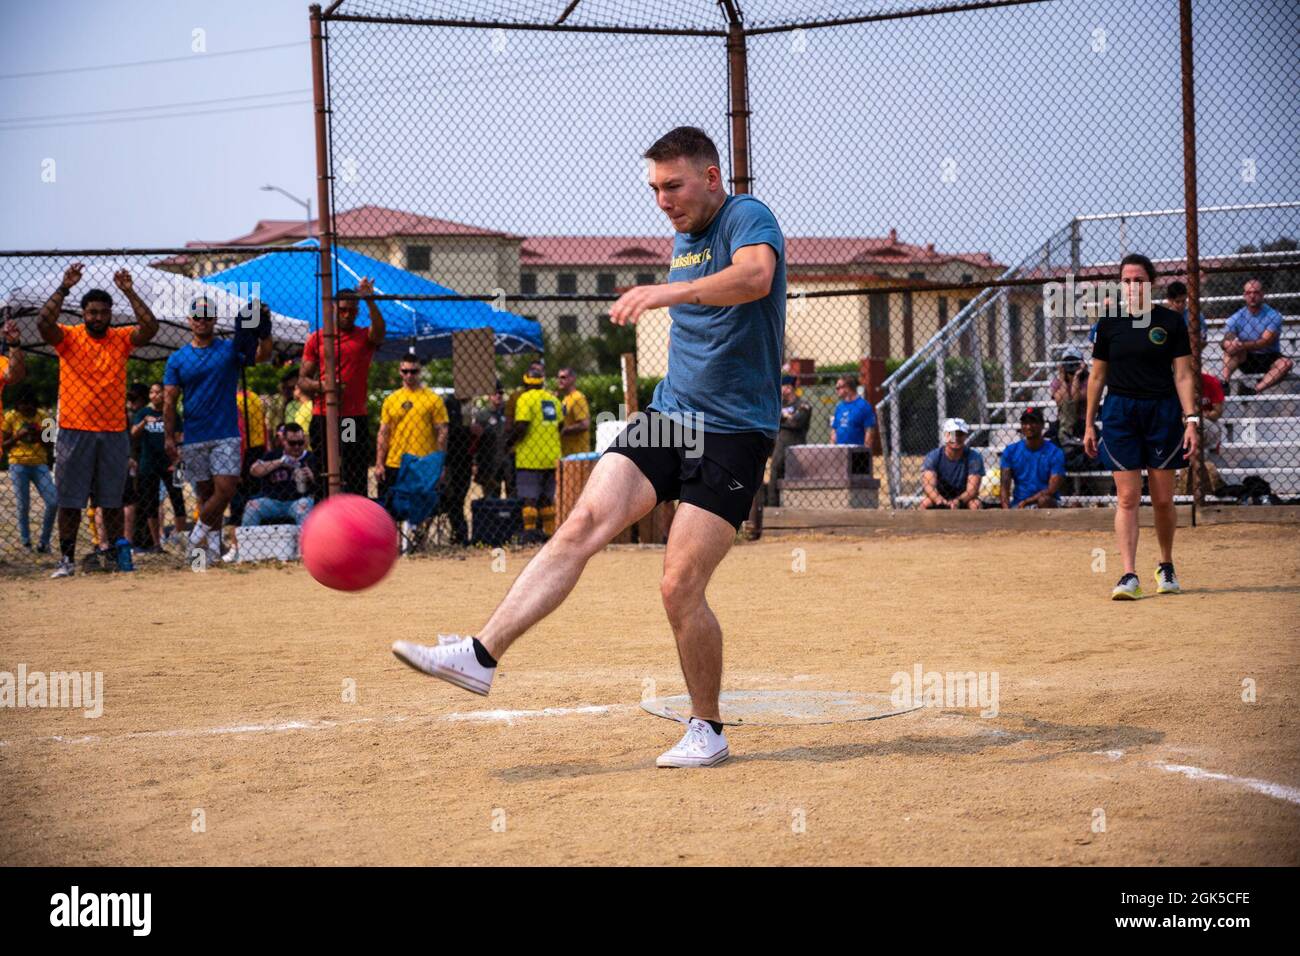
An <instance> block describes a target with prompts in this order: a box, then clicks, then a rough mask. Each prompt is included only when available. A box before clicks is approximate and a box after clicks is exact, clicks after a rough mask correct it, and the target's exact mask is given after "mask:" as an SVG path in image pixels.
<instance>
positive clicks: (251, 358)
mask: <svg viewBox="0 0 1300 956" xmlns="http://www.w3.org/2000/svg"><path fill="white" fill-rule="evenodd" d="M250 311H251V312H253V313H254V314H255V316H256V319H255V320H254V315H253V314H249V315H238V316H236V317H235V322H234V325H235V334H234V338H233V339H218V338H217V337H216V335H215V329H216V323H217V312H218V304H217V302H216V301H215V300H213V299H209V298H207V297H200V298H198V299H195V300H194V302H192V303H191V304H190V332H191V336H192V337H191V340H190V342H189V344H187V345H185V346H183V347H182V348H180V349H177V350H176V351H175V352H173V353H172V354H171V355H170V356H169V357H168V359H167V364H166V366H164V368H163V449H164V451H165V452H166V454H167V457H168V458H170V459H171V460H173V461H176V460H178V459H179V461H180V464H181V467H182V468H183V470H184V474H185V478H186V480H188V481H193V482H196V483H197V484H196V489H197V491H198V498H199V520H198V521H197V522H195V525H194V530H193V531H191V532H190V551H191V554H193V552H194V551H196V550H198V551H204V552H206V555H207V559H208V561H209V562H215V561H220V560H221V518H222V515H223V514H224V513H225V510H226V505H227V504H229V503H230V499H231V498H232V497H233V496H234V493H235V489H236V488H237V487H238V485H239V477H240V473H241V459H242V452H241V448H240V438H239V419H238V411H237V405H236V403H235V393H236V390H237V388H238V385H239V373H240V370H241V369H242V368H243V367H245V366H247V365H252V364H253V363H254V362H255V361H258V362H264V361H266V359H267V358H269V357H270V354H271V310H270V309H269V308H266V307H265V306H263V305H262V303H260V302H255V303H254V304H253V305H252V306H251V307H250ZM182 394H184V397H185V432H184V435H183V441H182V442H180V443H179V444H178V442H177V439H176V435H177V432H178V431H179V429H178V427H177V413H176V406H177V401H178V400H179V398H180V397H181V395H182Z"/></svg>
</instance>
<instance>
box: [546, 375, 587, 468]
mask: <svg viewBox="0 0 1300 956" xmlns="http://www.w3.org/2000/svg"><path fill="white" fill-rule="evenodd" d="M555 380H556V389H555V394H557V395H559V396H560V401H561V402H562V403H563V405H564V425H563V427H562V428H561V429H560V454H562V455H580V454H583V453H584V452H589V451H591V407H590V406H589V405H588V404H587V396H586V395H583V394H582V392H580V391H578V389H577V381H578V377H577V376H576V375H575V374H574V373H573V369H571V368H562V369H560V371H559V373H558V374H557V375H556V377H555Z"/></svg>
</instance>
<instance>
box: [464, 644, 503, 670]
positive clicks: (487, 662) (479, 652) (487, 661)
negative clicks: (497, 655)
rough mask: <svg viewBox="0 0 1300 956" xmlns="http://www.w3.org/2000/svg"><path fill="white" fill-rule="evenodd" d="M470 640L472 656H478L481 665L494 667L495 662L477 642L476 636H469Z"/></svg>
mask: <svg viewBox="0 0 1300 956" xmlns="http://www.w3.org/2000/svg"><path fill="white" fill-rule="evenodd" d="M470 640H471V641H473V642H474V656H475V657H477V658H478V662H479V665H480V666H482V667H496V666H497V662H496V661H495V660H493V658H492V655H491V654H489V653H488V652H487V648H486V647H484V646H483V645H482V644H480V643H479V642H478V638H477V637H471V638H470Z"/></svg>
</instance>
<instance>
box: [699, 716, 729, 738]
mask: <svg viewBox="0 0 1300 956" xmlns="http://www.w3.org/2000/svg"><path fill="white" fill-rule="evenodd" d="M694 719H695V720H704V718H703V717H695V718H694ZM704 722H705V723H706V724H708V725H709V726H710V727H712V728H713V732H714V733H715V734H721V733H722V721H720V720H704Z"/></svg>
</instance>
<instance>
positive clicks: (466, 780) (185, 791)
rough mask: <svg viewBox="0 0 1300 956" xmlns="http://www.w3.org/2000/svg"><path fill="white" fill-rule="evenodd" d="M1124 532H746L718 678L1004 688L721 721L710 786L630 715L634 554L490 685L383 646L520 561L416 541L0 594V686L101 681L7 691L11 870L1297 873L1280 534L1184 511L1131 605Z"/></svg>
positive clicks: (592, 581) (665, 686)
mask: <svg viewBox="0 0 1300 956" xmlns="http://www.w3.org/2000/svg"><path fill="white" fill-rule="evenodd" d="M1153 547H1154V542H1153V540H1152V536H1151V535H1150V534H1146V535H1144V537H1143V542H1142V551H1141V559H1142V560H1141V568H1142V572H1143V578H1144V586H1149V583H1150V576H1151V570H1152V567H1153V566H1154V558H1153ZM1095 548H1103V549H1106V551H1107V552H1108V554H1107V557H1108V561H1109V565H1108V570H1106V571H1104V572H1098V573H1094V572H1093V570H1092V567H1093V565H1094V562H1095V561H1096V558H1095V556H1094V553H1093V549H1095ZM1112 548H1113V546H1112V542H1111V539H1110V536H1109V535H1107V534H1101V533H1079V532H1041V533H1033V534H1025V533H1018V534H1012V533H995V534H987V535H980V536H974V535H972V536H963V537H960V538H952V537H939V536H929V535H927V536H914V537H883V538H882V537H878V538H875V539H872V540H866V541H863V540H857V541H855V540H846V539H834V540H830V539H825V538H812V537H809V538H783V539H780V540H774V541H763V542H760V543H757V544H749V545H743V546H739V547H737V548H736V549H735V551H734V553H733V554H732V555H731V556H730V557H729V558H728V559H727V560H726V562H724V564H723V566H722V569H721V570H720V572H719V574H718V577H717V579H716V580H715V583H714V585H713V587H712V590H711V592H710V600H711V602H712V604H713V606H714V608H715V609H716V611H717V613H718V616H719V618H720V619H721V620H722V623H723V627H724V629H725V631H726V635H727V637H726V640H727V648H726V654H727V659H726V666H727V674H726V676H725V679H724V687H725V688H727V689H732V690H739V689H759V688H762V689H783V688H789V689H801V688H802V689H828V690H853V691H862V692H872V693H880V692H883V693H888V692H889V691H890V690H891V678H892V677H893V675H895V674H896V673H898V672H906V673H908V674H911V673H912V672H913V670H914V667H915V666H916V665H918V664H919V665H920V666H921V667H922V669H923V670H924V671H925V672H931V671H933V672H940V673H946V672H969V671H974V672H985V673H986V674H988V675H992V674H994V673H996V676H997V680H998V699H997V711H998V713H997V716H991V717H981V716H980V708H979V706H969V707H964V708H963V707H955V706H954V707H949V706H935V707H926V708H923V709H922V710H920V711H917V712H914V713H910V714H904V715H901V716H897V717H890V718H887V719H884V720H878V721H873V722H870V723H844V724H834V725H829V726H778V727H741V728H735V729H733V730H731V731H730V734H729V736H730V739H731V746H732V750H733V752H734V753H735V755H736V756H735V757H734V758H733V760H732V761H731V762H729V763H727V764H724V765H723V766H721V767H719V768H716V769H714V770H708V771H669V770H656V769H655V768H654V758H655V756H656V755H657V754H658V753H659V752H660V751H662V750H663V749H665V748H666V747H667V746H668V745H669V744H671V743H672V742H673V741H674V740H675V739H676V737H677V736H678V734H679V730H678V725H675V724H672V723H670V722H668V721H666V720H663V719H659V718H655V717H652V716H649V715H647V714H645V713H643V712H642V711H641V710H640V709H639V708H638V707H637V702H638V701H639V700H640V699H641V698H642V697H643V696H644V695H646V694H651V695H653V694H659V695H669V694H679V693H682V692H683V690H684V688H683V686H682V682H681V677H680V675H679V673H678V670H677V663H676V655H675V651H674V648H673V643H672V639H671V635H670V633H669V631H668V628H667V625H666V623H665V621H664V618H663V614H662V611H661V609H660V607H659V597H658V590H657V587H656V583H657V575H658V570H659V567H660V564H661V562H662V553H661V552H659V551H656V550H652V549H632V548H629V549H614V550H610V551H607V552H605V553H603V554H601V555H599V556H597V557H596V558H595V559H594V560H593V561H592V563H591V565H590V567H589V568H588V572H587V575H586V577H585V578H584V579H583V581H582V582H581V584H580V585H579V587H578V589H577V591H576V592H575V593H574V595H573V596H572V597H571V599H570V601H569V602H568V603H567V604H566V605H565V606H564V607H563V608H561V610H560V611H559V612H558V613H556V614H555V615H554V616H553V617H552V618H551V619H550V620H548V621H546V622H545V623H544V624H543V625H542V626H540V627H538V628H537V629H536V632H535V633H533V634H531V635H529V636H528V637H526V638H525V639H524V640H522V641H521V642H520V643H519V644H518V645H517V646H516V647H515V649H514V650H513V651H512V652H511V654H510V656H509V657H508V658H506V660H505V661H504V663H503V664H502V669H501V673H500V675H499V677H498V680H497V683H496V686H495V688H494V690H493V694H492V696H491V697H490V698H488V699H486V700H485V699H483V698H478V697H473V696H470V695H468V694H465V693H463V692H461V691H458V690H456V689H454V688H452V687H449V686H447V685H444V684H441V683H438V682H435V681H431V680H429V679H427V678H423V677H421V676H419V675H417V674H415V673H414V672H412V671H410V670H408V669H406V668H405V667H403V666H402V665H401V664H399V663H398V662H397V661H396V660H395V659H394V658H393V657H392V656H391V655H390V653H389V651H388V645H389V644H390V642H391V641H393V640H394V639H397V638H410V637H432V634H433V632H434V631H435V630H442V631H455V630H465V629H470V628H472V627H474V626H476V625H477V624H479V623H481V621H482V619H483V618H484V616H485V612H486V610H487V609H488V608H489V607H490V605H491V604H492V603H493V602H494V601H495V600H496V599H497V598H498V597H499V596H500V595H501V594H502V593H503V592H504V590H505V589H506V587H507V585H508V583H509V582H510V580H511V579H512V578H513V577H514V575H515V574H517V573H518V571H519V569H520V568H521V567H522V565H523V561H524V559H525V557H526V555H509V556H508V557H507V567H506V569H505V571H504V573H497V572H494V570H493V563H492V558H491V556H490V555H488V554H486V553H473V554H470V555H468V556H466V557H465V558H464V559H462V560H458V559H455V558H435V559H419V560H412V561H406V562H403V563H402V564H401V565H399V567H398V568H397V569H396V570H395V572H394V573H393V574H392V576H390V578H389V579H388V580H386V581H385V582H383V583H382V584H381V585H380V586H378V587H377V588H375V589H373V590H372V591H369V592H366V593H364V594H361V595H344V594H335V593H331V592H326V591H324V590H323V589H321V588H320V587H318V586H317V585H316V584H314V582H312V581H311V580H310V579H309V578H308V577H307V575H306V574H305V572H303V571H302V570H301V569H300V568H296V567H294V568H278V569H277V568H261V569H256V570H245V569H237V570H231V569H226V568H223V569H219V570H214V571H210V572H206V573H205V574H195V573H188V572H168V573H160V572H154V573H150V572H148V571H144V572H141V573H137V574H136V575H134V576H132V577H130V578H127V577H123V576H116V575H102V576H93V577H79V578H76V579H73V580H70V581H62V582H60V581H49V580H36V579H15V580H6V581H0V607H3V626H2V627H0V671H8V672H10V673H16V671H17V667H18V665H20V664H25V665H26V669H27V671H29V672H31V671H36V670H40V671H51V670H61V671H71V670H80V671H91V672H93V671H101V672H102V673H103V679H104V701H103V715H102V716H101V717H98V718H96V719H87V718H86V717H84V716H83V715H82V712H81V710H71V709H49V708H47V709H39V708H31V707H28V708H25V709H17V708H15V709H10V708H7V707H6V708H3V709H0V779H3V781H4V783H3V794H4V798H3V800H0V846H3V847H4V857H5V862H7V863H17V864H55V863H58V864H155V863H167V864H170V863H197V864H237V863H253V864H379V863H390V864H451V863H455V864H511V863H528V864H553V863H575V864H595V863H642V864H675V863H687V864H697V863H700V864H703V863H713V864H729V863H733V864H753V863H777V864H823V863H841V864H845V863H847V864H1175V863H1177V864H1193V865H1195V864H1216V865H1218V864H1288V865H1295V864H1298V863H1300V720H1297V716H1296V702H1297V700H1296V699H1297V691H1298V690H1300V676H1298V674H1297V668H1296V660H1297V657H1298V656H1300V655H1298V651H1300V639H1298V632H1300V583H1298V582H1300V573H1298V572H1300V549H1297V547H1296V544H1295V536H1294V531H1293V529H1278V528H1269V527H1263V526H1253V525H1238V526H1225V527H1212V528H1200V529H1197V530H1195V531H1183V532H1181V533H1180V539H1179V552H1178V557H1179V564H1178V568H1179V574H1180V576H1181V577H1182V578H1183V582H1184V584H1185V585H1186V586H1187V587H1188V589H1189V593H1186V594H1184V595H1181V596H1166V597H1159V598H1156V597H1153V598H1151V599H1149V600H1146V601H1142V602H1138V603H1136V604H1120V603H1111V602H1109V601H1108V600H1107V596H1108V594H1109V588H1110V586H1111V585H1112V584H1113V583H1114V579H1115V578H1117V577H1118V571H1119V568H1118V566H1117V564H1116V557H1115V554H1114V552H1113V549H1112ZM796 549H801V550H802V560H803V561H804V562H806V570H803V571H797V570H793V567H794V566H795V565H796V564H797V563H798V562H799V561H800V560H801V555H800V553H798V552H796ZM1248 679H1249V681H1250V682H1253V687H1254V688H1255V692H1256V694H1257V698H1256V700H1255V701H1254V702H1245V701H1243V681H1248ZM351 686H355V702H348V701H347V700H345V697H347V696H348V688H349V687H351ZM1247 686H1252V685H1250V684H1249V683H1248V685H1247ZM1169 768H1174V769H1169ZM1208 775H1217V776H1208Z"/></svg>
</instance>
